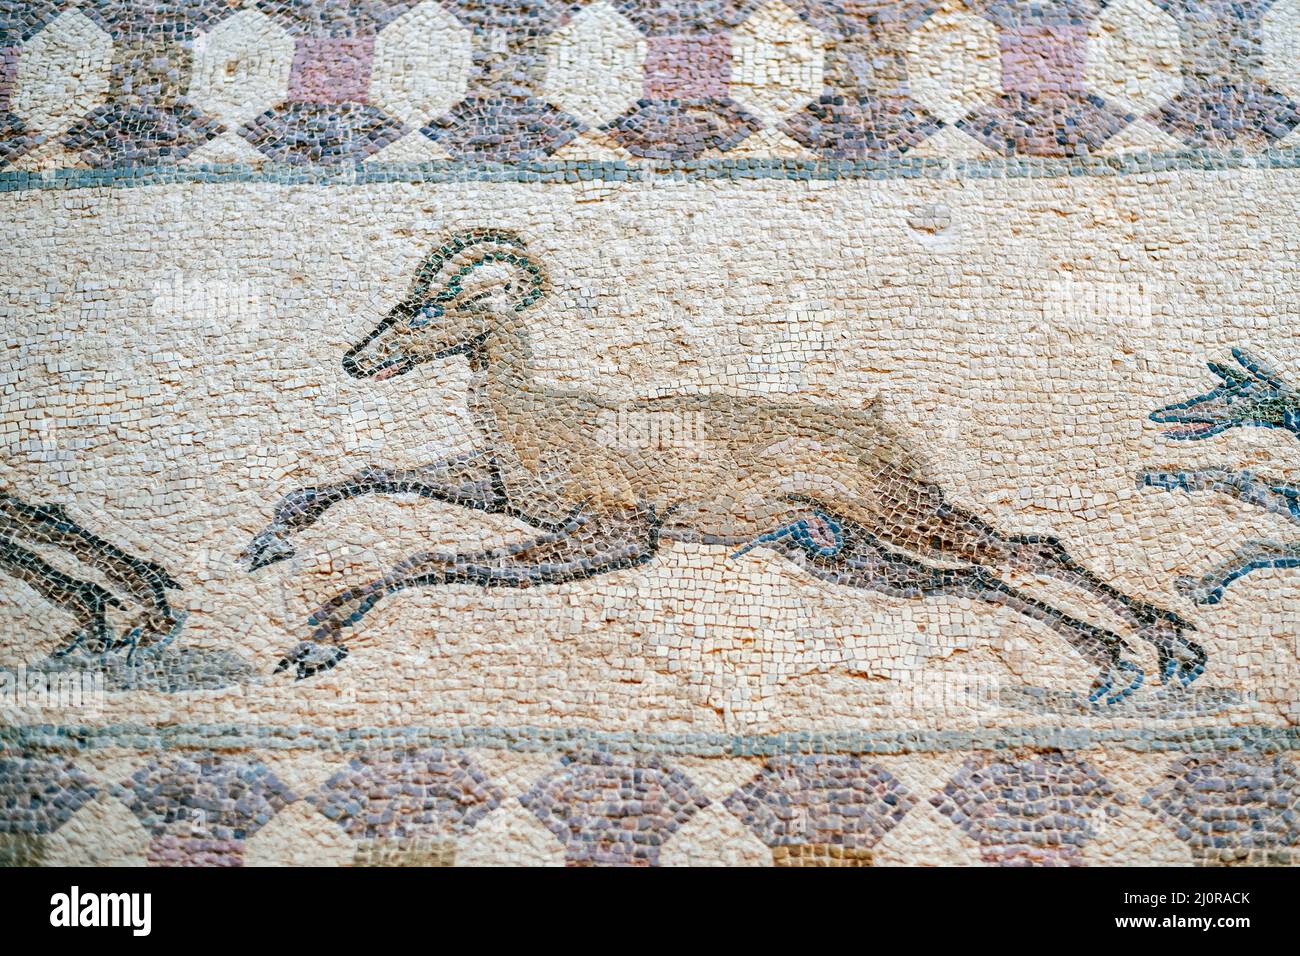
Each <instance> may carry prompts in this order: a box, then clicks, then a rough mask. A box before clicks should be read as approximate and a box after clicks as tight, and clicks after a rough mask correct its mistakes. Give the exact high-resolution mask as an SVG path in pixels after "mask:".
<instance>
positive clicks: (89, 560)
mask: <svg viewBox="0 0 1300 956" xmlns="http://www.w3.org/2000/svg"><path fill="white" fill-rule="evenodd" d="M0 535H3V536H4V537H6V538H9V539H10V540H11V541H13V542H18V541H22V542H26V543H32V544H41V545H49V546H51V547H55V548H59V549H60V550H62V551H65V552H67V553H68V554H71V555H74V556H75V557H76V558H77V560H79V561H81V562H84V563H85V564H88V565H89V566H91V567H93V568H95V569H96V570H97V571H100V572H101V573H102V574H103V575H104V577H105V578H107V579H108V580H109V581H111V582H112V583H113V584H114V585H116V586H117V587H119V588H121V589H122V591H123V592H125V593H126V594H128V595H130V597H131V598H133V599H134V600H135V601H136V602H137V603H138V604H139V611H138V613H137V619H136V621H135V623H134V626H132V627H131V628H130V629H129V635H128V637H127V638H126V640H127V641H128V642H129V643H130V644H131V645H132V646H133V647H134V646H136V645H138V646H141V647H147V646H149V645H150V644H154V643H157V642H158V641H160V640H166V639H167V638H168V637H170V636H172V635H173V634H174V633H175V632H176V631H177V630H178V629H179V628H180V625H181V622H182V621H183V619H184V615H183V614H178V613H176V612H175V611H174V610H173V609H172V607H171V604H170V603H169V602H168V600H167V591H168V590H171V589H178V588H180V585H179V584H178V583H176V581H175V580H173V579H172V577H171V575H169V574H168V573H167V571H166V569H164V568H163V567H162V566H161V565H158V564H155V563H154V562H152V561H146V560H144V559H142V558H138V557H136V556H135V555H133V554H131V553H129V552H127V551H124V550H123V549H121V548H119V547H118V546H117V545H115V544H113V543H112V542H109V541H105V540H104V539H103V538H101V537H99V536H98V535H96V534H94V533H93V532H91V531H89V530H88V529H86V528H83V527H82V526H81V525H79V524H77V522H75V521H74V520H73V519H72V518H71V517H70V516H69V515H68V513H67V512H66V511H64V509H63V508H62V507H60V506H59V505H53V504H37V505H33V504H28V503H27V502H25V501H22V500H21V499H19V498H16V497H14V496H13V495H0Z"/></svg>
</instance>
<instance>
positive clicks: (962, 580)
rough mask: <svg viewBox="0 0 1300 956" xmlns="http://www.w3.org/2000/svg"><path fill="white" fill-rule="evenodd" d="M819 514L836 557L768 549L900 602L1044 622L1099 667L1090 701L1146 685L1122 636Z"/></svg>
mask: <svg viewBox="0 0 1300 956" xmlns="http://www.w3.org/2000/svg"><path fill="white" fill-rule="evenodd" d="M819 515H820V517H821V518H822V519H823V520H826V519H829V520H830V521H831V522H833V523H834V525H835V532H836V535H837V536H838V538H839V540H840V542H841V545H840V547H839V548H838V549H836V550H835V551H834V552H832V553H829V554H828V553H824V551H823V553H818V552H817V551H816V550H814V549H811V548H809V547H808V546H807V544H806V543H805V542H803V541H800V540H799V539H798V538H797V537H795V536H793V535H781V536H779V537H776V538H773V539H770V540H769V541H767V542H765V544H766V545H767V546H768V547H773V548H776V549H777V550H778V551H780V552H781V553H783V554H784V555H785V556H786V557H788V558H790V559H791V560H793V561H794V562H795V563H797V564H799V565H800V566H802V567H803V568H804V569H805V570H807V571H808V572H809V573H811V574H813V575H814V576H816V577H818V578H820V579H822V580H824V581H829V582H832V583H835V584H843V585H847V586H850V587H859V588H864V589H868V590H872V591H876V592H879V593H882V594H889V595H891V596H894V597H905V598H925V597H935V596H939V595H954V596H961V597H970V598H974V599H978V600H981V601H986V602H988V603H991V604H997V605H1000V606H1002V607H1006V608H1008V609H1010V610H1013V611H1016V612H1017V613H1019V614H1022V615H1024V616H1025V617H1028V618H1031V619H1032V620H1035V621H1038V622H1039V623H1041V624H1044V625H1045V626H1047V627H1048V628H1050V629H1051V630H1053V631H1055V632H1056V633H1057V634H1060V635H1061V636H1062V637H1064V638H1065V639H1066V641H1068V642H1069V644H1070V645H1071V646H1072V647H1073V648H1074V649H1075V650H1076V651H1078V652H1079V654H1081V655H1082V656H1083V657H1084V658H1085V659H1086V660H1088V661H1090V662H1091V663H1093V664H1094V665H1096V666H1097V667H1098V668H1099V674H1098V677H1097V679H1096V680H1095V681H1094V683H1093V686H1092V688H1091V692H1090V694H1089V699H1090V700H1093V701H1096V700H1099V699H1101V698H1103V697H1104V698H1105V700H1106V702H1107V703H1115V702H1117V701H1119V700H1122V699H1123V698H1125V697H1127V696H1128V695H1129V694H1131V693H1133V692H1134V691H1135V690H1137V688H1138V687H1139V686H1141V684H1142V681H1143V674H1142V671H1141V669H1139V668H1138V667H1137V665H1135V664H1133V663H1131V662H1130V661H1127V660H1125V659H1124V658H1123V657H1122V656H1121V651H1122V650H1123V649H1124V648H1125V646H1126V645H1125V644H1124V641H1123V639H1122V638H1121V637H1120V636H1119V635H1118V634H1115V633H1113V632H1111V631H1108V630H1105V629H1104V628H1100V627H1096V626H1095V625H1092V624H1089V623H1088V622H1086V621H1080V620H1078V619H1077V618H1074V617H1071V616H1070V615H1068V614H1066V613H1064V612H1063V611H1060V610H1059V609H1057V608H1054V607H1052V606H1051V605H1049V604H1047V603H1045V602H1043V601H1039V600H1037V599H1036V598H1033V597H1031V596H1029V595H1027V594H1024V593H1023V592H1021V591H1019V590H1017V589H1016V588H1013V587H1012V586H1011V585H1009V584H1007V583H1006V582H1004V581H1001V580H1000V579H998V578H997V577H995V576H994V575H992V574H991V573H990V572H989V571H988V570H987V569H985V568H982V567H978V566H976V567H964V568H937V567H933V566H931V565H928V564H925V563H923V562H921V561H918V560H916V559H914V558H911V557H908V556H906V555H903V554H900V553H898V552H896V551H893V550H891V549H889V548H888V547H886V546H885V545H883V544H882V543H881V542H880V541H879V540H878V539H877V538H876V537H875V536H874V535H872V534H871V533H870V532H869V531H867V530H866V529H865V528H863V527H861V526H860V525H856V524H855V523H854V522H851V521H848V520H846V519H843V518H840V517H838V516H835V515H833V514H828V513H827V512H825V511H820V512H819ZM1123 674H1127V675H1128V683H1127V685H1125V686H1124V687H1123V688H1122V689H1120V690H1115V686H1116V683H1117V681H1118V680H1119V679H1120V678H1121V675H1123Z"/></svg>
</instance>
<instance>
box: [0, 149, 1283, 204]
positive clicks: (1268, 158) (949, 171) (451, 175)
mask: <svg viewBox="0 0 1300 956" xmlns="http://www.w3.org/2000/svg"><path fill="white" fill-rule="evenodd" d="M1298 167H1300V148H1297V147H1286V148H1278V149H1270V150H1265V151H1263V152H1259V153H1248V152H1245V151H1244V150H1210V149H1186V150H1174V151H1169V152H1154V153H1146V152H1144V153H1125V154H1122V155H1116V156H1091V157H1086V158H1076V159H1047V158H1036V157H1026V158H995V159H980V160H969V159H941V158H936V159H931V158H913V159H879V160H866V159H864V160H799V159H775V158H774V159H708V160H693V161H675V162H626V161H587V160H566V161H544V162H542V161H539V162H523V163H484V162H461V161H456V160H434V161H430V162H424V163H375V162H370V163H356V164H352V165H345V166H340V165H330V166H303V165H289V164H272V163H268V164H263V165H258V166H251V165H245V164H223V165H187V166H123V167H117V168H108V169H60V170H49V171H45V172H26V171H22V170H6V171H3V172H0V193H4V192H23V191H29V190H45V189H88V188H129V187H135V186H162V185H174V184H181V183H205V184H209V183H211V184H231V183H271V184H275V185H321V186H359V185H371V184H377V183H458V182H496V183H551V184H574V183H579V182H605V183H623V182H638V183H649V182H655V181H658V180H673V181H683V180H685V181H705V180H723V181H732V182H739V181H745V180H793V181H811V180H817V181H838V180H886V179H1052V178H1063V177H1077V176H1091V177H1114V176H1135V175H1144V174H1151V173H1172V172H1218V171H1224V170H1239V169H1296V168H1298Z"/></svg>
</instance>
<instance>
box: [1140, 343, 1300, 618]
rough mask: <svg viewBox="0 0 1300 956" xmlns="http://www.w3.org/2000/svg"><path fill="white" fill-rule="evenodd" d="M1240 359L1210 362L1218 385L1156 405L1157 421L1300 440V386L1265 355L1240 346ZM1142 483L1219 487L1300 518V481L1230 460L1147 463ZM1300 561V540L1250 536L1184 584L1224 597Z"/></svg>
mask: <svg viewBox="0 0 1300 956" xmlns="http://www.w3.org/2000/svg"><path fill="white" fill-rule="evenodd" d="M1232 357H1233V360H1234V361H1235V363H1236V364H1235V365H1233V364H1231V363H1228V362H1207V363H1206V367H1207V368H1209V370H1210V371H1211V372H1213V373H1214V374H1215V375H1216V376H1218V378H1219V384H1218V385H1217V386H1216V387H1214V388H1212V389H1210V390H1209V391H1208V392H1204V393H1202V394H1200V395H1194V396H1193V397H1191V398H1187V399H1183V400H1182V401H1178V402H1172V403H1170V404H1168V405H1165V406H1163V407H1161V408H1157V409H1156V410H1155V411H1153V412H1152V413H1151V415H1150V418H1151V420H1152V421H1154V422H1159V423H1161V424H1165V425H1173V426H1174V427H1173V428H1171V429H1168V430H1166V432H1165V436H1166V437H1167V438H1170V439H1173V440H1175V441H1203V440H1205V439H1207V438H1212V437H1214V436H1215V435H1218V434H1221V433H1223V432H1225V431H1227V430H1229V429H1232V428H1278V429H1282V430H1284V431H1287V432H1289V433H1290V434H1291V435H1293V436H1294V437H1295V438H1296V439H1297V440H1300V391H1297V390H1296V389H1295V388H1294V387H1292V386H1291V385H1290V384H1288V383H1287V382H1286V381H1285V380H1284V379H1283V378H1282V376H1281V375H1279V374H1278V373H1277V372H1276V371H1275V370H1274V369H1273V367H1272V366H1271V365H1270V364H1269V363H1268V362H1265V361H1264V360H1263V359H1261V358H1259V357H1258V356H1256V355H1254V354H1253V353H1251V352H1249V351H1247V350H1246V349H1243V348H1234V349H1233V350H1232ZM1137 477H1138V486H1139V487H1152V488H1160V489H1163V490H1165V491H1186V492H1193V491H1214V492H1218V493H1219V494H1223V495H1227V496H1229V497H1232V498H1236V499H1237V500H1238V501H1241V502H1244V503H1245V504H1248V505H1251V506H1253V507H1256V508H1261V509H1263V510H1264V511H1267V512H1269V513H1270V514H1275V515H1279V516H1281V517H1283V518H1285V519H1286V520H1288V521H1290V522H1291V523H1292V524H1295V525H1300V485H1296V484H1292V483H1289V482H1285V481H1276V480H1271V479H1268V478H1265V477H1262V476H1260V475H1258V474H1256V473H1255V472H1252V471H1249V470H1240V469H1234V468H1233V467H1231V466H1229V465H1212V466H1210V467H1207V468H1194V469H1179V468H1176V467H1165V468H1148V469H1145V470H1143V471H1141V472H1139V473H1138V476H1137ZM1296 567H1300V541H1296V542H1279V541H1275V540H1273V539H1250V540H1247V541H1245V542H1244V543H1243V544H1242V545H1241V546H1240V547H1239V548H1237V549H1236V550H1235V551H1234V552H1233V553H1232V554H1231V555H1229V556H1228V557H1227V558H1225V559H1223V560H1222V561H1220V562H1218V563H1217V564H1215V565H1214V566H1213V567H1212V568H1210V569H1209V570H1208V571H1206V572H1205V573H1204V574H1203V575H1201V577H1199V578H1194V577H1180V578H1179V579H1178V581H1177V587H1178V588H1179V590H1181V591H1183V592H1184V593H1185V594H1186V595H1187V596H1188V597H1190V598H1191V599H1192V600H1193V601H1194V602H1196V603H1197V604H1218V603H1219V602H1220V601H1222V600H1223V597H1224V593H1225V592H1226V590H1227V588H1228V586H1229V585H1230V584H1232V582H1234V581H1236V580H1238V579H1239V578H1243V577H1245V576H1246V575H1248V574H1250V573H1251V572H1253V571H1261V570H1264V569H1266V568H1296Z"/></svg>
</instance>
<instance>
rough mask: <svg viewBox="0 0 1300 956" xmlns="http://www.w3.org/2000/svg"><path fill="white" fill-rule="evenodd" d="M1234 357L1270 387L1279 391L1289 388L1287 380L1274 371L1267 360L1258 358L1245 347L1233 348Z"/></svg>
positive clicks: (1257, 378) (1258, 379)
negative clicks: (1283, 379)
mask: <svg viewBox="0 0 1300 956" xmlns="http://www.w3.org/2000/svg"><path fill="white" fill-rule="evenodd" d="M1232 357H1233V358H1235V359H1236V360H1237V363H1238V364H1239V365H1240V366H1241V367H1242V368H1244V369H1245V370H1246V371H1247V372H1249V373H1250V374H1251V375H1252V376H1254V377H1255V379H1256V380H1257V381H1259V382H1262V383H1263V384H1265V385H1267V386H1269V387H1270V388H1275V389H1277V390H1278V391H1284V390H1287V384H1286V382H1284V381H1282V377H1281V376H1280V375H1278V374H1277V372H1275V371H1273V369H1272V368H1270V367H1269V365H1268V363H1267V362H1264V361H1262V360H1261V359H1258V358H1256V357H1255V356H1254V355H1251V354H1250V353H1249V352H1247V351H1246V350H1245V349H1233V350H1232Z"/></svg>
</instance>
